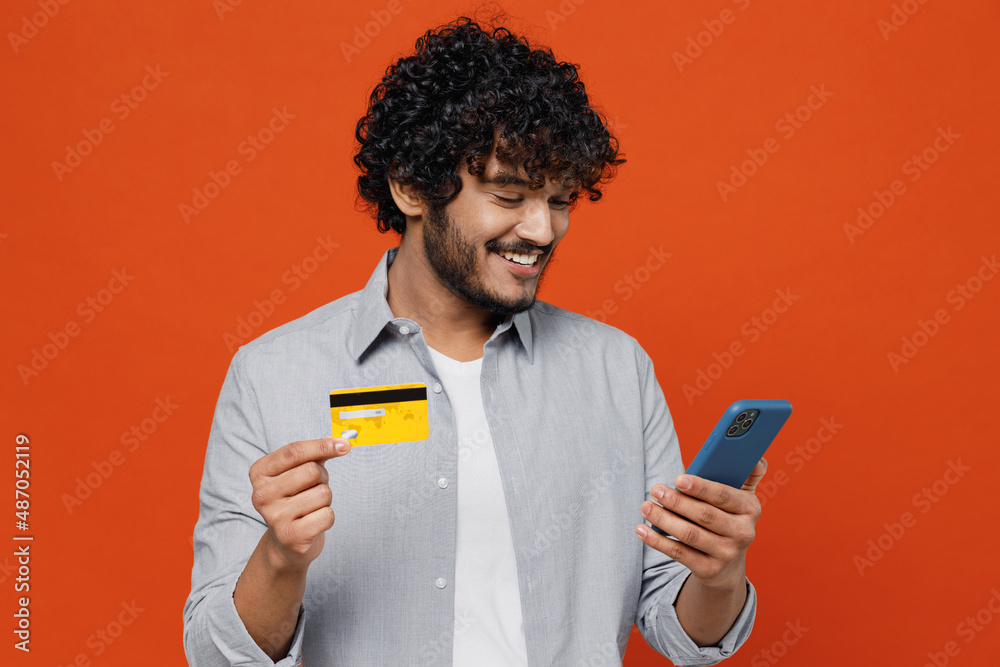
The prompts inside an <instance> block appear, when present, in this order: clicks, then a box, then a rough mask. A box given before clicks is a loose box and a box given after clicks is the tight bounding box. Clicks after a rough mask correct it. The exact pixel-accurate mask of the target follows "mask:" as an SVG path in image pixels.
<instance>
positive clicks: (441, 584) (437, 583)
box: [434, 577, 448, 588]
mask: <svg viewBox="0 0 1000 667" xmlns="http://www.w3.org/2000/svg"><path fill="white" fill-rule="evenodd" d="M434 585H435V586H437V587H438V588H444V587H445V586H447V585H448V582H447V581H445V580H444V577H438V580H437V581H435V582H434Z"/></svg>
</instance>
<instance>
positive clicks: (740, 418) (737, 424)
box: [726, 410, 760, 438]
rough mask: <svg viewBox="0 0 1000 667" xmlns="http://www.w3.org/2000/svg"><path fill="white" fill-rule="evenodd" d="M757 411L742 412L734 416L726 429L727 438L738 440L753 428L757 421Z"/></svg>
mask: <svg viewBox="0 0 1000 667" xmlns="http://www.w3.org/2000/svg"><path fill="white" fill-rule="evenodd" d="M759 412H760V411H759V410H744V411H743V412H741V413H740V414H738V415H737V416H736V419H734V420H733V423H732V424H730V425H729V428H727V429H726V437H727V438H738V437H740V436H741V435H743V434H744V433H746V432H747V431H749V430H750V427H751V426H753V423H754V421H755V420H756V419H757V414H758V413H759Z"/></svg>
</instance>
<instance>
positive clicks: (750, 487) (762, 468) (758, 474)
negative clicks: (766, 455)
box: [743, 458, 767, 493]
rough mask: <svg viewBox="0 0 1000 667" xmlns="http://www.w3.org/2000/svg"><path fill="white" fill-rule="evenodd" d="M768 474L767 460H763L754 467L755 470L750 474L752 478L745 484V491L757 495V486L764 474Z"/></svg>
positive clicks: (748, 478)
mask: <svg viewBox="0 0 1000 667" xmlns="http://www.w3.org/2000/svg"><path fill="white" fill-rule="evenodd" d="M766 472H767V459H763V458H762V459H761V460H760V461H758V462H757V465H755V466H754V468H753V470H752V471H751V472H750V476H749V477H747V481H746V482H745V483H744V484H743V491H749V492H750V493H755V492H756V489H757V484H758V483H759V482H760V480H761V478H762V477H763V476H764V473H766Z"/></svg>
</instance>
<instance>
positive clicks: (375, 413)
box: [330, 382, 430, 447]
mask: <svg viewBox="0 0 1000 667" xmlns="http://www.w3.org/2000/svg"><path fill="white" fill-rule="evenodd" d="M330 419H331V420H332V421H333V437H335V438H339V437H340V434H341V433H343V432H344V431H349V430H354V431H357V432H358V437H357V438H355V439H354V440H352V441H351V445H352V446H354V447H361V446H364V445H384V444H387V443H390V442H413V441H416V440H426V439H427V437H428V436H429V435H430V430H429V427H428V420H427V385H425V384H423V383H420V382H417V383H413V384H393V385H388V386H385V387H362V388H358V389H337V390H335V391H331V392H330Z"/></svg>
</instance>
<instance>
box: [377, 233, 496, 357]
mask: <svg viewBox="0 0 1000 667" xmlns="http://www.w3.org/2000/svg"><path fill="white" fill-rule="evenodd" d="M414 236H416V235H411V234H404V235H403V238H402V240H401V241H400V244H399V250H398V251H397V253H396V258H395V259H394V260H393V262H392V266H390V267H389V273H388V283H389V291H388V294H387V295H386V300H387V301H388V303H389V310H391V311H392V314H393V316H394V317H405V318H407V319H410V320H413V321H414V322H416V323H417V324H419V325H420V328H421V329H422V330H423V334H424V340H426V341H427V344H428V345H430V346H431V347H432V348H434V349H435V350H437V351H438V352H441V353H442V354H444V355H445V356H448V357H451V358H453V359H457V360H459V361H472V360H474V359H479V358H480V357H482V356H483V345H485V344H486V341H487V340H489V338H490V336H492V335H493V331H494V330H495V329H496V327H497V324H499V323H500V322H502V321H503V316H501V315H496V314H494V313H491V312H489V311H487V310H483V309H482V308H479V307H477V306H474V305H472V304H470V303H469V302H468V301H466V300H465V299H463V298H462V297H460V296H458V295H457V294H455V293H454V292H453V291H451V288H450V287H448V285H446V284H445V283H443V282H442V281H441V280H440V278H438V276H437V274H436V273H435V272H434V270H433V269H432V268H431V266H430V265H429V264H428V263H427V259H426V257H425V256H424V254H423V253H422V252H420V251H419V248H417V247H416V246H417V242H418V241H419V239H416V238H414Z"/></svg>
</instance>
